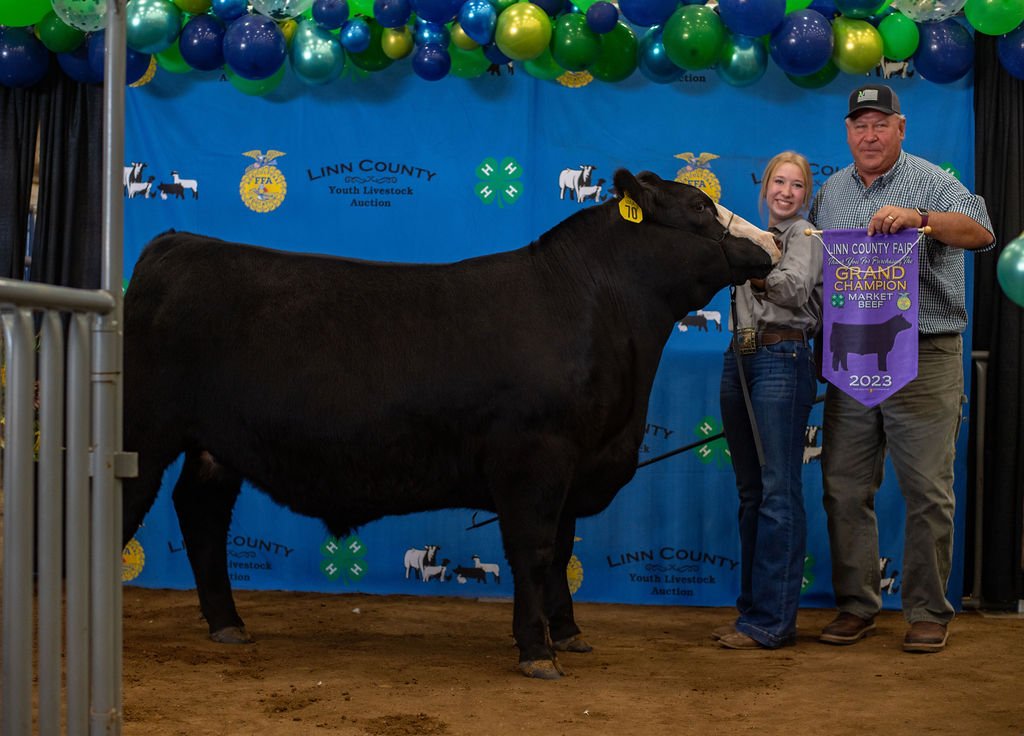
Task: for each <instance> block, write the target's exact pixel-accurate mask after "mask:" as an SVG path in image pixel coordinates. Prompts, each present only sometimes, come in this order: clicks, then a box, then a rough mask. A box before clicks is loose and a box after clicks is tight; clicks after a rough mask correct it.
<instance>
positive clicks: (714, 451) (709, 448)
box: [696, 417, 732, 467]
mask: <svg viewBox="0 0 1024 736" xmlns="http://www.w3.org/2000/svg"><path fill="white" fill-rule="evenodd" d="M696 431H697V435H698V436H700V437H714V436H715V435H721V433H722V424H721V422H719V421H718V420H717V419H715V418H714V417H704V419H703V420H701V423H700V424H698V425H697V430H696ZM697 459H698V460H700V461H701V462H702V463H705V464H707V463H710V462H717V463H718V465H719V467H722V466H725V465H729V464H731V463H732V455H731V454H730V452H729V443H728V442H726V441H725V437H722V436H720V437H717V438H716V439H713V440H711V441H710V442H705V443H704V444H703V445H701V446H700V447H698V448H697Z"/></svg>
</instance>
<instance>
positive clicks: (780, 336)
mask: <svg viewBox="0 0 1024 736" xmlns="http://www.w3.org/2000/svg"><path fill="white" fill-rule="evenodd" d="M785 340H796V341H797V342H800V343H805V344H806V342H807V338H805V337H804V332H803V330H765V331H764V332H758V333H757V344H758V346H762V345H776V344H778V343H780V342H783V341H785Z"/></svg>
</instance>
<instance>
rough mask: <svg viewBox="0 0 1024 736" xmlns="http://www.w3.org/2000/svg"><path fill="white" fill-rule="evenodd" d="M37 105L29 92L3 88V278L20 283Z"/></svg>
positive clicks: (0, 134) (0, 155) (0, 139)
mask: <svg viewBox="0 0 1024 736" xmlns="http://www.w3.org/2000/svg"><path fill="white" fill-rule="evenodd" d="M38 103H39V97H38V95H36V94H35V93H34V92H33V91H32V90H30V89H14V88H11V87H4V86H0V171H2V172H3V185H2V186H0V278H5V279H10V278H15V279H20V278H22V277H23V276H24V272H25V244H26V242H27V236H28V215H29V205H30V198H31V194H32V172H33V168H34V165H35V155H36V130H37V129H38V127H39V104H38Z"/></svg>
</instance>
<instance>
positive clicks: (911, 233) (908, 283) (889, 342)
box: [821, 228, 920, 406]
mask: <svg viewBox="0 0 1024 736" xmlns="http://www.w3.org/2000/svg"><path fill="white" fill-rule="evenodd" d="M821 236H822V244H823V245H824V248H825V254H824V255H825V257H824V269H823V270H824V273H823V281H824V310H823V311H824V315H823V317H824V331H823V334H822V347H823V349H822V362H823V363H824V365H823V366H822V375H823V376H824V377H825V379H826V380H827V381H828V382H829V383H831V384H832V385H834V386H835V387H837V388H839V389H840V390H842V391H844V392H846V393H847V394H849V395H850V396H852V397H853V398H855V399H856V400H857V401H859V402H860V403H861V404H863V405H864V406H875V405H877V404H879V403H881V402H882V401H884V400H885V399H887V398H888V397H889V396H892V395H893V394H894V393H896V392H897V391H899V390H900V389H901V388H903V387H904V386H905V385H907V384H908V383H909V382H910V381H912V380H914V378H915V377H916V376H917V297H918V281H917V276H918V256H917V241H918V239H919V237H920V235H919V233H918V231H917V230H916V229H914V228H908V229H905V230H901V231H900V232H898V233H876V234H875V235H873V236H871V237H868V235H867V231H866V230H864V229H856V230H824V231H822V234H821Z"/></svg>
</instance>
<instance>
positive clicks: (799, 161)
mask: <svg viewBox="0 0 1024 736" xmlns="http://www.w3.org/2000/svg"><path fill="white" fill-rule="evenodd" d="M782 164H793V165H794V166H796V167H797V168H799V169H800V173H801V174H803V177H804V201H803V202H801V203H800V211H801V212H805V211H806V210H807V208H808V207H809V206H810V204H811V194H812V193H813V190H814V177H812V176H811V165H810V163H808V162H807V159H806V158H805V157H804V156H803V155H802V154H799V153H797V152H796V151H783V152H782V153H777V154H775V155H774V156H772V159H771V161H769V162H768V165H767V166H765V167H764V173H763V174H762V175H761V194H760V197H759V198H758V200H757V208H758V209H759V210H760V212H761V215H762V216H764V206H765V200H766V199H767V197H768V182H770V181H771V179H772V176H774V175H775V169H777V168H779V167H780V166H781V165H782Z"/></svg>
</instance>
